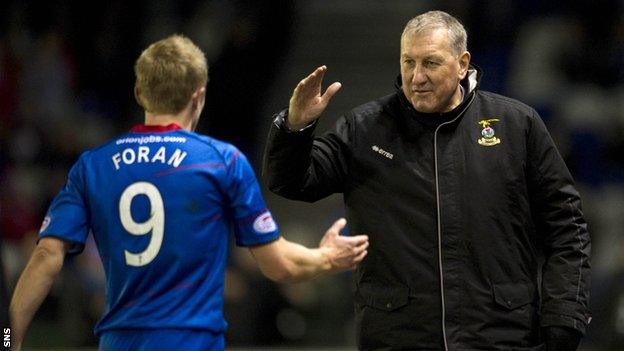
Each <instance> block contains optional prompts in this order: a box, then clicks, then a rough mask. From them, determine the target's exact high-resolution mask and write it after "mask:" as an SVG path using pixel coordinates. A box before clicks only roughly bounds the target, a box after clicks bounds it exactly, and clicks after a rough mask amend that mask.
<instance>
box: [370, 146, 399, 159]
mask: <svg viewBox="0 0 624 351" xmlns="http://www.w3.org/2000/svg"><path fill="white" fill-rule="evenodd" d="M371 149H373V151H375V152H376V153H378V154H380V155H381V156H384V157H386V158H389V159H391V160H392V159H393V158H394V155H393V154H391V153H389V152H388V151H386V150H384V149H382V148H380V147H379V146H377V145H373V146H371Z"/></svg>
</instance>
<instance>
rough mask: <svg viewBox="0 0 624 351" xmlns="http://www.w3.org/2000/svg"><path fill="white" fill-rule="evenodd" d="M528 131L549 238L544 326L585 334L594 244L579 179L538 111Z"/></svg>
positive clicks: (533, 190)
mask: <svg viewBox="0 0 624 351" xmlns="http://www.w3.org/2000/svg"><path fill="white" fill-rule="evenodd" d="M529 120H530V126H529V130H528V145H527V153H528V157H527V159H528V164H527V172H528V175H527V176H528V186H529V194H530V200H531V212H532V216H533V220H534V224H535V227H536V228H535V229H536V231H537V234H538V236H539V237H540V239H541V241H542V242H543V248H544V259H545V261H544V265H543V268H542V287H541V289H542V306H541V311H542V319H541V325H542V327H548V326H562V327H569V328H573V329H576V330H577V331H579V332H580V333H585V330H586V328H587V325H588V324H589V321H590V320H591V317H590V314H589V310H588V299H589V288H590V250H591V243H590V237H589V232H588V231H587V223H586V222H585V219H584V218H583V212H582V209H581V199H580V196H579V193H578V191H577V190H576V188H575V187H574V181H573V180H572V176H571V175H570V172H569V171H568V169H567V167H566V165H565V163H564V161H563V159H562V157H561V155H560V154H559V152H558V151H557V149H556V147H555V145H554V142H553V140H552V138H551V137H550V134H549V133H548V131H547V130H546V126H545V125H544V123H543V121H542V120H541V118H540V117H539V116H538V115H537V113H536V112H534V113H533V115H532V116H530V119H529Z"/></svg>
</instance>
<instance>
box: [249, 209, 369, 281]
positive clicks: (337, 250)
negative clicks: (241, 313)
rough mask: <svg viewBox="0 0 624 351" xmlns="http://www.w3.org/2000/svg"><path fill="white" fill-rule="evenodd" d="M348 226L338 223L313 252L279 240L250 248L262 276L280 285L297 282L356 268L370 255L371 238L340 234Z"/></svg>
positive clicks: (284, 240) (341, 221) (344, 223)
mask: <svg viewBox="0 0 624 351" xmlns="http://www.w3.org/2000/svg"><path fill="white" fill-rule="evenodd" d="M346 223H347V221H346V220H345V219H342V218H341V219H339V220H338V221H336V222H335V223H334V224H333V225H332V226H331V227H330V228H329V229H328V230H327V232H325V235H324V236H323V238H322V239H321V242H320V245H319V247H318V248H314V249H310V248H307V247H305V246H303V245H300V244H297V243H294V242H291V241H288V240H286V239H284V238H283V237H279V238H278V239H277V240H275V241H272V242H270V243H268V244H264V245H260V246H254V247H250V248H249V249H250V251H251V253H252V255H253V256H254V258H255V259H256V261H257V262H258V265H259V266H260V270H261V271H262V273H264V275H265V276H267V277H268V278H269V279H272V280H275V281H279V282H297V281H302V280H307V279H311V278H313V277H316V276H318V275H320V274H323V273H330V272H340V271H344V270H348V269H353V268H355V266H356V265H357V264H358V263H360V262H361V261H362V260H363V259H364V257H365V256H366V254H367V251H366V249H367V248H368V236H366V235H357V236H342V235H340V230H341V229H342V228H344V226H345V225H346Z"/></svg>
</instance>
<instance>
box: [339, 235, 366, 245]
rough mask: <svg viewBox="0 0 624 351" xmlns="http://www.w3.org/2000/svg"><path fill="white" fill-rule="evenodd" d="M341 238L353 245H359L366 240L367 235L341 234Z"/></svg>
mask: <svg viewBox="0 0 624 351" xmlns="http://www.w3.org/2000/svg"><path fill="white" fill-rule="evenodd" d="M342 238H344V240H345V241H346V242H349V243H351V244H352V245H354V246H359V245H362V244H363V243H367V242H368V235H354V236H343V237H342Z"/></svg>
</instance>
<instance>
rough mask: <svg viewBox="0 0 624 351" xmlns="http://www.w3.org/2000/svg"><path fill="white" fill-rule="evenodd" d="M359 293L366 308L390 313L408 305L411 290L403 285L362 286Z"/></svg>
mask: <svg viewBox="0 0 624 351" xmlns="http://www.w3.org/2000/svg"><path fill="white" fill-rule="evenodd" d="M359 292H360V296H361V297H362V300H363V302H364V304H365V305H366V306H370V307H373V308H376V309H378V310H382V311H388V312H390V311H394V310H397V309H399V308H401V307H403V306H405V305H407V302H408V300H409V288H408V287H407V286H403V285H395V286H382V285H374V284H362V285H360V288H359Z"/></svg>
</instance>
